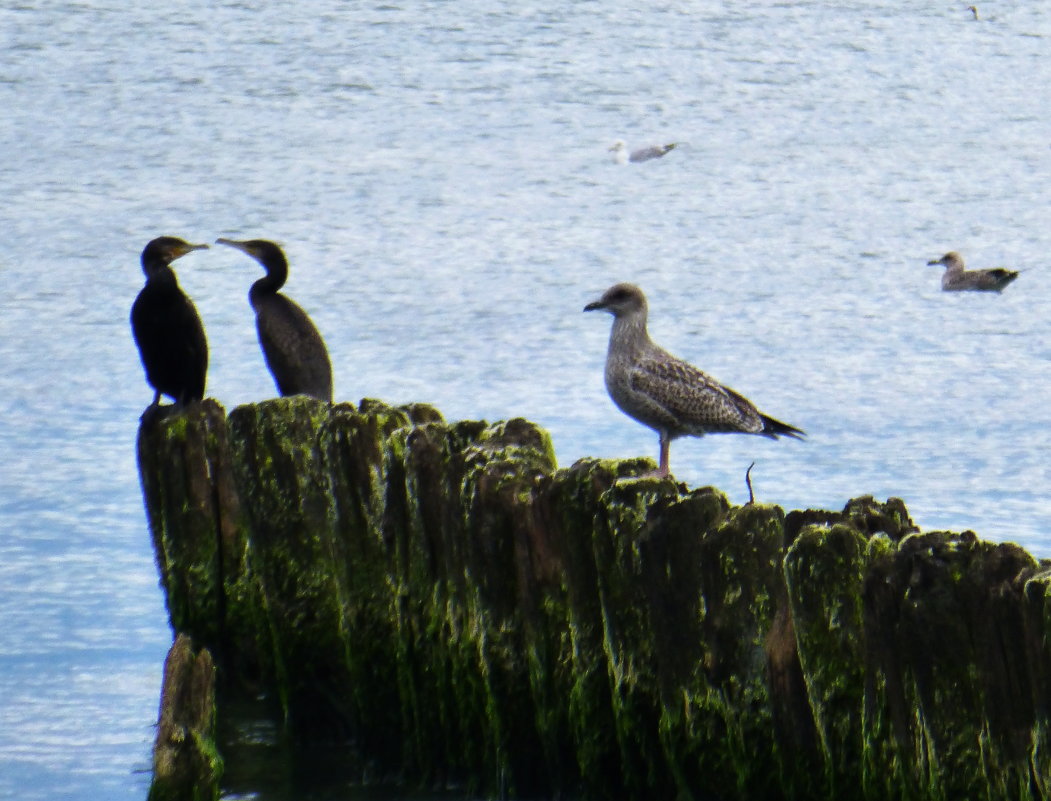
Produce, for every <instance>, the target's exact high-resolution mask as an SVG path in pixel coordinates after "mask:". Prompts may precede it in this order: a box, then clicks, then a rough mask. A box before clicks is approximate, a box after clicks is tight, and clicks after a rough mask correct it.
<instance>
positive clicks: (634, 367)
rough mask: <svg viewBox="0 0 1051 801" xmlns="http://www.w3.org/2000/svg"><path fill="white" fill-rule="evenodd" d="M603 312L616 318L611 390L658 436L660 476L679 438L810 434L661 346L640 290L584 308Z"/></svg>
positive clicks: (622, 287) (613, 294)
mask: <svg viewBox="0 0 1051 801" xmlns="http://www.w3.org/2000/svg"><path fill="white" fill-rule="evenodd" d="M598 309H602V310H605V311H608V312H609V313H610V314H612V315H613V329H612V331H611V333H610V338H609V349H608V351H607V353H606V389H607V390H608V391H609V395H610V397H611V398H612V399H613V402H614V403H615V404H616V405H617V406H618V407H619V408H620V410H621V411H622V412H624V413H625V414H626V415H628V416H629V417H631V418H634V419H635V420H637V421H638V422H640V423H642V424H643V425H645V426H648V427H650V428H652V429H653V430H654V431H656V432H657V434H658V437H659V440H660V467H659V468H658V470H657V474H658V475H661V476H666V475H668V473H669V466H668V462H669V449H670V443H671V440H673V439H676V438H678V437H682V436H695V437H700V436H703V435H705V434H718V433H740V434H758V435H761V436H766V437H771V438H773V439H777V438H778V437H781V436H787V437H794V438H796V439H801V438H802V437H803V436H804V434H803V432H802V431H801V430H800V429H798V428H795V427H794V426H790V425H788V424H787V423H782V422H780V421H778V420H775V419H773V418H772V417H769V416H767V415H765V414H763V413H762V412H760V411H759V410H758V409H757V408H756V407H755V405H754V404H753V403H752V402H751V401H749V400H748V399H747V398H745V397H744V396H743V395H741V394H739V393H737V392H734V390H732V389H730V388H729V387H725V386H723V385H722V384H720V383H719V382H718V381H716V380H715V379H714V378H712V377H711V376H710V375H708V374H707V373H705V372H703V371H701V370H698V369H697V368H696V367H694V366H693V365H691V364H688V363H686V362H684V361H683V360H682V359H678V358H676V357H675V356H672V355H671V354H670V353H668V352H667V351H666V350H664V349H663V348H661V347H659V346H658V345H657V344H655V343H654V342H653V340H651V339H650V337H649V333H648V332H647V330H646V320H647V314H648V306H647V303H646V296H645V295H644V294H643V293H642V290H641V289H639V288H638V287H637V286H635V285H633V284H616V285H614V286H612V287H610V288H609V289H607V290H606V292H605V294H603V295H602V297H601V298H599V299H598V300H596V301H595V302H593V303H589V304H588V305H587V306H585V307H584V311H595V310H598Z"/></svg>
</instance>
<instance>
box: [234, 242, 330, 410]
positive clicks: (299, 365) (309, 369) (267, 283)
mask: <svg viewBox="0 0 1051 801" xmlns="http://www.w3.org/2000/svg"><path fill="white" fill-rule="evenodd" d="M215 241H216V242H217V243H218V244H220V245H228V246H229V247H232V248H236V249H237V250H240V251H242V252H244V253H247V254H248V255H249V256H251V257H252V258H253V259H255V260H256V261H257V262H259V263H260V264H261V265H262V266H263V268H264V269H265V270H266V275H265V276H263V277H262V278H260V279H259V280H258V281H256V282H255V283H254V284H252V288H251V289H250V290H249V292H248V301H249V303H251V304H252V308H253V309H255V323H256V330H257V331H258V332H259V344H260V346H261V347H262V348H263V356H264V357H265V358H266V366H267V367H269V368H270V373H271V375H273V377H274V381H275V383H276V384H277V389H278V391H279V392H280V393H281V394H282V395H283V396H287V395H310V396H312V397H314V398H318V399H319V400H324V401H329V402H331V401H332V364H331V363H330V362H329V358H328V349H327V348H326V347H325V341H324V340H323V339H322V338H321V334H320V333H318V330H317V328H316V327H315V326H314V323H313V322H312V321H311V320H310V318H309V317H308V316H307V313H306V312H305V311H303V310H302V309H301V308H300V307H299V306H298V305H297V304H296V303H295V302H294V301H292V300H291V299H290V298H287V297H285V296H284V295H282V294H281V293H280V292H279V291H278V290H280V289H281V287H282V286H284V284H285V281H286V280H287V279H288V260H287V259H286V258H285V254H284V253H283V252H282V251H281V248H279V247H278V246H277V245H276V244H274V243H273V242H269V241H267V240H266V239H249V240H245V241H239V240H235V239H217V240H215Z"/></svg>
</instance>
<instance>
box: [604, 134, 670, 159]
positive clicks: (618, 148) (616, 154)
mask: <svg viewBox="0 0 1051 801" xmlns="http://www.w3.org/2000/svg"><path fill="white" fill-rule="evenodd" d="M678 144H679V143H678V142H669V143H668V144H666V145H650V146H649V147H640V148H639V149H638V150H632V151H631V152H630V153H629V152H628V146H627V145H626V144H625V143H624V140H623V139H618V140H617V141H616V142H614V143H613V144H612V145H610V146H609V151H610V152H611V153H612V154H613V161H614V163H616V164H627V163H628V162H629V161H649V160H650V159H659V158H661V157H662V156H665V155H667V154H668V153H670V152H671V151H672V150H674V149H675V147H676V146H677V145H678Z"/></svg>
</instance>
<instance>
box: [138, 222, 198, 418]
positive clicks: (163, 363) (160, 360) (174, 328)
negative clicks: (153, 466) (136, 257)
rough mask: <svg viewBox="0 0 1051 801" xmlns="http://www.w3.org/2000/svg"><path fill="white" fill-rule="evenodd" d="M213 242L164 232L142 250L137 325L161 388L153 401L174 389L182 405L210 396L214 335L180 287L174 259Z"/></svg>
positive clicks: (153, 380) (149, 376)
mask: <svg viewBox="0 0 1051 801" xmlns="http://www.w3.org/2000/svg"><path fill="white" fill-rule="evenodd" d="M207 247H208V246H207V245H191V244H190V243H189V242H184V241H183V240H181V239H178V238H177V237H174V236H161V237H157V238H156V239H154V240H152V241H151V242H150V243H149V244H148V245H146V247H145V248H144V249H143V251H142V271H143V272H144V273H146V286H144V287H143V288H142V291H141V292H139V296H138V297H137V298H135V302H134V303H133V304H132V306H131V331H132V334H133V335H134V336H135V344H136V345H138V346H139V355H140V357H141V358H142V366H143V367H144V368H145V369H146V380H147V381H148V382H149V383H150V386H152V387H153V388H154V390H156V394H155V395H154V396H153V403H152V404H151V407H152V406H157V405H158V404H159V403H160V401H161V395H169V396H170V397H172V398H173V399H174V400H175V403H176V405H179V406H182V405H184V404H187V403H190V402H191V401H199V400H201V399H202V398H203V397H204V381H205V374H206V373H207V371H208V340H207V339H205V336H204V326H203V325H201V318H200V316H199V315H198V314H197V309H196V308H195V307H194V305H193V302H192V301H191V300H190V299H189V298H188V297H186V294H185V293H184V292H183V291H182V289H180V288H179V281H178V279H177V278H176V277H175V271H174V270H172V268H171V263H172V262H173V261H175V260H176V259H178V258H180V257H181V256H185V255H186V254H187V253H190V252H191V251H194V250H205V249H207Z"/></svg>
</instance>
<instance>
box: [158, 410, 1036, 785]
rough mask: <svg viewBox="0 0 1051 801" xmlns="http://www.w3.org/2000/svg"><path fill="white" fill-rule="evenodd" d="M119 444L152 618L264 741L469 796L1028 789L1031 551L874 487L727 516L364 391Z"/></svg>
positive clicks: (524, 439) (625, 469)
mask: <svg viewBox="0 0 1051 801" xmlns="http://www.w3.org/2000/svg"><path fill="white" fill-rule="evenodd" d="M138 447H139V462H140V469H141V473H142V484H143V489H144V497H145V501H146V507H147V511H148V517H149V522H150V528H151V532H152V535H153V538H154V546H155V549H156V554H157V564H158V568H159V571H160V576H161V583H162V585H163V587H164V589H165V592H166V595H167V602H168V610H169V613H170V616H171V623H172V627H173V629H174V630H175V631H176V632H178V633H184V634H187V635H189V636H191V637H192V638H193V641H194V643H196V644H197V645H198V646H199V647H206V648H207V649H208V651H209V652H210V653H211V654H212V656H213V657H214V658H215V660H216V663H217V665H218V676H219V686H220V697H223V694H224V693H226V694H231V693H232V694H237V693H251V694H255V693H259V692H263V693H267V694H269V695H271V696H272V697H274V698H276V699H278V700H279V702H280V709H281V710H282V711H283V724H284V731H285V732H286V733H287V734H288V737H289V739H290V740H291V741H293V742H300V743H304V744H309V743H312V742H318V741H325V742H333V741H336V742H343V743H346V747H347V748H348V749H352V750H353V751H354V752H355V753H356V754H358V755H361V756H364V757H365V758H366V759H368V760H369V761H370V763H371V764H372V765H374V767H375V772H376V773H378V774H379V775H398V776H401V777H403V778H404V779H405V780H406V781H408V782H410V783H420V784H432V783H434V782H453V781H455V782H462V783H464V784H465V786H466V787H467V788H469V790H470V791H471V792H473V793H478V794H489V795H495V794H498V793H501V792H506V793H507V794H508V795H511V796H517V797H540V796H543V797H552V796H555V795H561V796H563V797H565V796H571V797H572V796H582V797H589V798H601V799H610V798H616V799H653V798H666V799H708V798H721V799H758V798H767V799H843V798H858V799H872V801H886V799H963V798H966V799H1047V798H1051V756H1049V749H1048V745H1049V743H1048V731H1049V730H1048V701H1049V698H1051V592H1049V582H1051V574H1049V571H1048V566H1047V565H1046V564H1043V563H1040V562H1038V561H1037V560H1036V559H1034V558H1033V557H1031V556H1030V555H1029V554H1028V553H1026V552H1025V551H1024V550H1022V549H1021V548H1019V547H1017V546H1015V545H1011V544H994V543H989V542H984V541H981V540H979V539H977V538H976V537H975V536H974V535H973V534H972V533H969V532H966V533H963V534H953V533H948V532H933V533H919V532H917V530H916V529H915V527H914V526H913V525H912V522H911V520H910V519H909V515H908V513H907V510H906V509H905V506H904V504H902V503H901V501H899V500H896V499H891V500H889V501H887V502H885V503H882V502H877V501H875V500H873V499H871V498H860V499H856V500H854V501H851V502H850V503H849V504H847V506H846V508H845V509H844V510H843V511H841V512H829V511H815V510H808V511H793V512H789V513H788V514H787V515H786V514H785V513H784V512H783V511H782V510H781V509H780V508H778V507H773V506H764V505H752V506H745V507H732V506H730V505H729V503H728V502H727V500H726V498H725V497H724V496H723V495H722V494H720V493H719V492H718V491H715V490H713V489H710V488H705V489H697V490H693V491H687V490H686V489H685V488H684V487H682V486H680V485H676V484H675V483H674V482H673V481H671V480H658V479H650V478H643V479H633V478H632V476H636V475H638V474H639V473H641V472H643V471H644V470H646V469H649V468H650V467H652V464H651V463H649V462H647V461H644V460H638V461H598V460H591V459H585V460H582V461H580V462H578V463H576V464H574V465H573V466H572V467H569V468H566V469H556V464H555V459H554V454H553V449H552V447H551V442H550V440H549V437H548V436H547V434H546V433H545V432H544V431H543V430H541V429H539V428H538V427H537V426H535V425H533V424H532V423H529V422H527V421H525V420H520V419H519V420H509V421H506V422H501V423H496V424H493V425H488V424H486V423H483V422H459V423H446V422H445V421H443V420H442V418H441V415H440V414H439V413H438V412H437V411H436V410H435V409H433V408H432V407H429V406H425V405H413V406H406V407H400V408H392V407H389V406H387V405H384V404H382V403H379V402H376V401H363V402H362V404H361V405H360V406H359V407H355V406H352V405H349V404H337V405H334V406H331V405H328V404H325V403H322V402H318V401H313V400H310V399H306V398H291V399H281V400H273V401H267V402H265V403H260V404H257V405H250V406H242V407H238V408H236V409H234V410H233V411H232V412H231V413H230V415H229V417H227V416H226V414H225V412H224V410H223V409H222V408H221V407H220V406H219V405H218V404H216V403H215V402H214V401H207V400H206V401H205V402H204V403H202V404H195V405H193V406H191V407H190V408H189V409H188V410H187V411H186V412H184V413H182V414H179V415H173V416H169V417H167V418H164V419H154V420H152V421H151V422H149V423H144V425H143V427H142V429H141V430H140V436H139V445H138ZM220 714H222V708H221V706H220Z"/></svg>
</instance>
